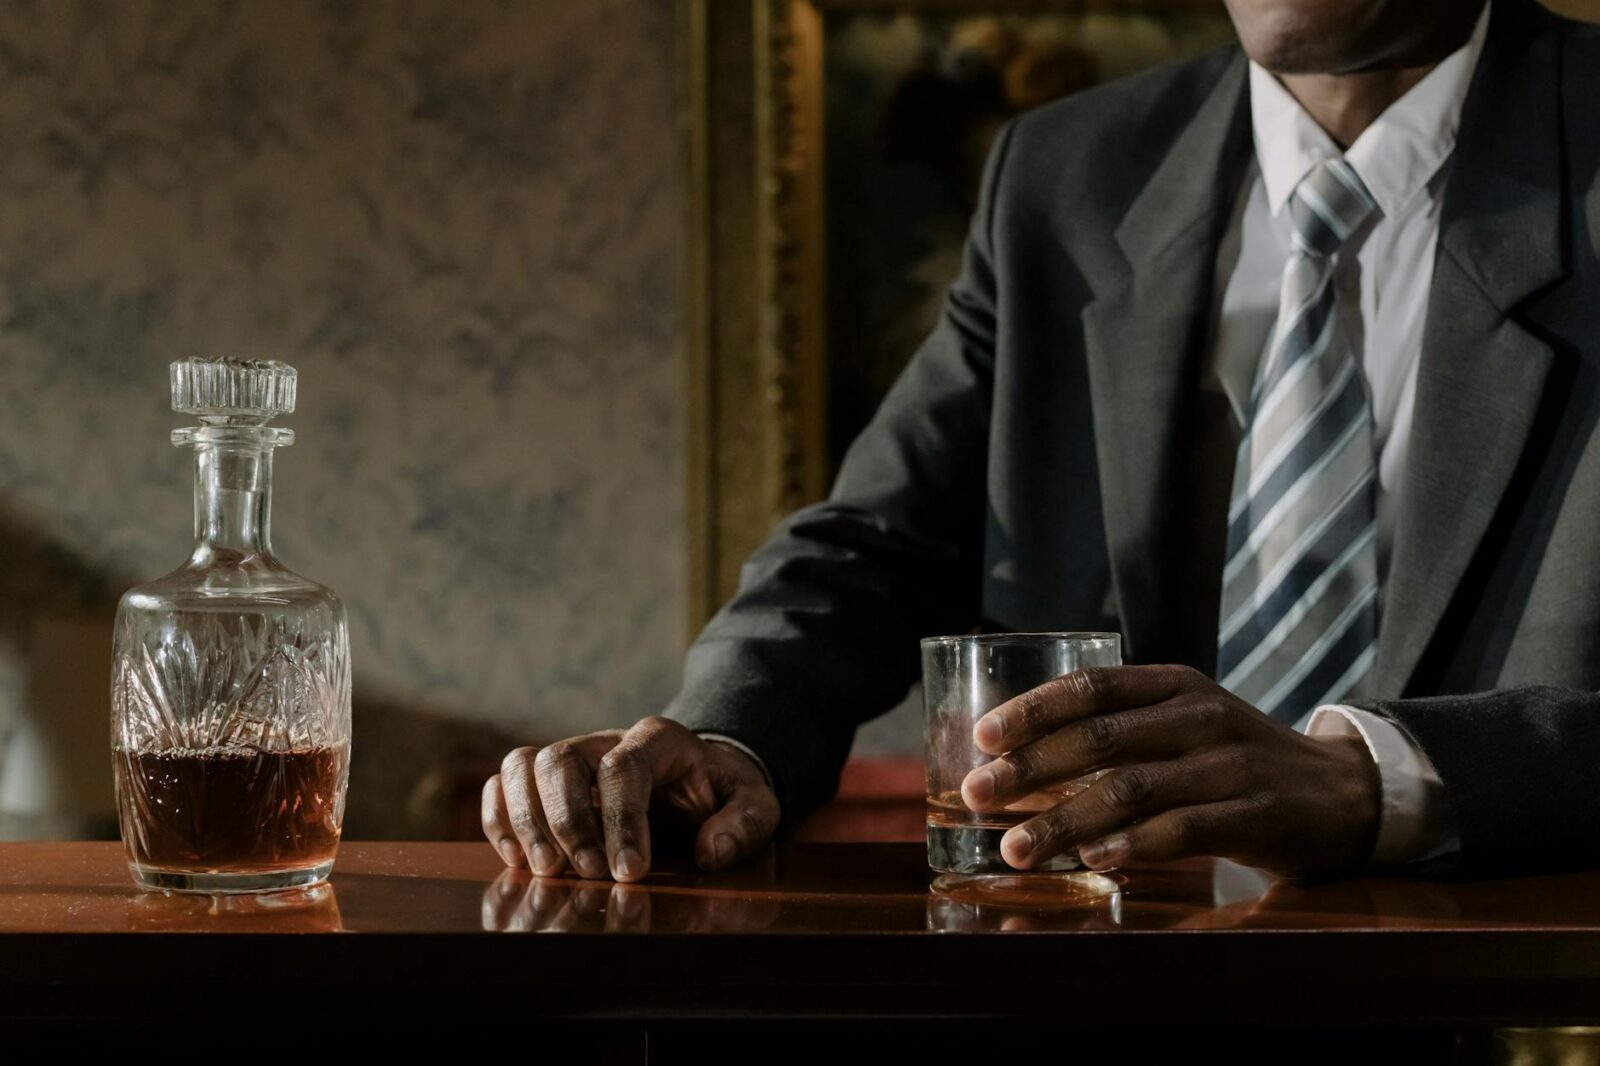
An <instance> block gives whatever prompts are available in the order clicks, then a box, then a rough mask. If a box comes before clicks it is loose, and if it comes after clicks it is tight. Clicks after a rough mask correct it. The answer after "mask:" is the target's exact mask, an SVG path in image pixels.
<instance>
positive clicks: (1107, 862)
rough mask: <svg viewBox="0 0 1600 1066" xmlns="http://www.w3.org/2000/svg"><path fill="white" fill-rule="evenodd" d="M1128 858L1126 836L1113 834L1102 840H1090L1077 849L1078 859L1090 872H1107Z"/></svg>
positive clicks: (1124, 834)
mask: <svg viewBox="0 0 1600 1066" xmlns="http://www.w3.org/2000/svg"><path fill="white" fill-rule="evenodd" d="M1127 856H1128V835H1127V834H1126V833H1113V834H1112V835H1111V836H1108V837H1106V838H1105V839H1104V840H1091V841H1090V842H1089V843H1087V844H1083V845H1080V846H1079V848H1078V858H1080V859H1082V860H1083V864H1084V865H1085V866H1087V867H1089V869H1091V870H1109V869H1111V868H1112V867H1114V866H1116V865H1117V864H1118V863H1119V862H1121V861H1122V860H1123V859H1125V858H1127Z"/></svg>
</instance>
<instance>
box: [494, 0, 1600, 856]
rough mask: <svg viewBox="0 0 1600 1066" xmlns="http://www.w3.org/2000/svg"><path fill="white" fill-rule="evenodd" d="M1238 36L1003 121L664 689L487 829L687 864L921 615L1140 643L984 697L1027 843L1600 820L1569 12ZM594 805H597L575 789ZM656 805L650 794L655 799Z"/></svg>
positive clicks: (1203, 840) (1581, 100)
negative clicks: (1029, 810) (863, 413)
mask: <svg viewBox="0 0 1600 1066" xmlns="http://www.w3.org/2000/svg"><path fill="white" fill-rule="evenodd" d="M1228 6H1229V9H1230V13H1231V15H1232V17H1233V19H1234V22H1235V25H1236V27H1237V29H1238V31H1239V37H1240V42H1241V46H1242V47H1235V48H1227V49H1223V50H1221V51H1218V52H1215V53H1212V54H1208V55H1205V56H1202V57H1200V58H1198V59H1195V60H1193V61H1189V62H1185V63H1180V64H1176V65H1173V66H1169V67H1165V68H1162V69H1160V70H1156V71H1153V72H1150V73H1146V74H1143V75H1139V76H1137V77H1133V78H1129V79H1125V80H1123V81H1119V82H1116V83H1114V84H1111V85H1107V86H1103V87H1101V88H1098V89H1095V90H1091V91H1089V92H1086V93H1083V94H1080V95H1078V96H1075V97H1072V98H1069V99H1067V100H1064V101H1062V102H1060V103H1058V104H1055V105H1052V106H1049V107H1046V108H1042V109H1040V110H1038V111H1035V112H1031V113H1029V114H1027V115H1024V116H1022V117H1021V118H1019V119H1017V120H1015V121H1014V122H1012V123H1011V124H1010V125H1009V126H1008V127H1007V128H1006V129H1005V130H1004V131H1003V132H1002V133H1001V135H1000V137H999V139H998V141H997V144H996V146H995V148H994V150H993V153H992V155H991V157H990V160H989V164H988V168H987V172H986V177H985V182H984V188H983V195H982V201H981V204H980V206H979V209H978V211H977V214H976V216H975V218H974V219H973V223H972V229H971V234H970V237H969V240H968V244H967V249H966V256H965V265H964V269H963V270H962V273H961V275H960V277H959V278H958V279H957V281H956V282H955V283H954V285H953V286H952V288H951V290H950V292H949V296H948V299H947V302H946V306H945V311H944V314H943V316H942V320H941V322H940V324H939V325H938V327H937V329H936V330H935V332H934V333H933V335H932V336H931V337H930V338H929V339H928V341H927V342H926V344H925V345H924V346H923V348H922V349H921V350H920V351H919V352H918V354H917V355H916V357H915V358H914V359H913V361H912V363H911V365H910V366H909V367H908V368H907V370H906V371H905V373H904V375H903V377H902V378H901V379H900V381H899V382H898V383H897V384H896V386H895V387H894V389H893V390H892V392H891V393H890V395H889V396H888V398H887V399H886V400H885V402H884V404H883V406H882V408H881V410H880V411H879V412H878V414H877V416H876V418H875V419H874V421H873V422H872V424H871V425H870V426H869V427H868V428H867V429H866V430H865V431H864V432H863V433H862V435H861V437H860V438H859V440H858V441H857V442H856V443H855V445H854V446H853V447H852V449H851V451H850V453H849V455H848V457H847V459H846V461H845V463H844V466H843V469H842V471H841V472H840V475H839V478H838V481H837V484H836V485H835V486H834V489H833V492H832V495H831V496H830V498H829V499H828V500H827V501H826V502H824V503H821V504H818V505H816V506H813V507H809V508H806V509H805V510H803V511H801V512H799V513H797V514H795V515H794V516H792V517H791V518H790V519H789V520H788V521H786V522H785V523H784V524H783V525H782V526H781V528H779V529H778V530H777V532H776V533H775V534H774V535H773V537H772V539H771V540H770V541H769V542H768V543H767V545H766V546H764V547H763V548H762V549H761V550H760V551H759V552H757V553H756V555H755V556H754V557H753V558H752V559H751V560H750V562H749V564H748V566H747V567H746V569H745V572H744V575H743V581H742V584H741V589H740V592H739V594H738V595H737V597H736V598H735V599H734V600H733V601H732V602H731V603H730V604H729V605H728V606H727V607H726V608H724V609H723V611H722V612H721V613H720V614H718V616H717V617H716V618H715V619H714V620H713V621H712V622H711V624H710V625H709V626H708V627H707V629H706V631H705V633H704V634H703V635H702V636H701V637H700V638H699V640H698V641H697V642H696V644H695V646H694V648H693V649H692V650H691V651H690V653H689V657H688V662H687V668H686V678H685V684H684V688H683V691H682V693H681V695H680V696H679V697H678V699H677V700H676V701H675V702H674V704H673V705H672V707H671V708H670V709H669V710H668V712H667V717H664V718H650V719H646V720H645V721H643V722H641V723H639V724H638V725H636V726H634V727H633V728H632V729H629V730H626V731H623V730H617V731H609V732H603V733H597V734H592V735H589V736H586V737H579V738H574V739H572V740H569V741H564V742H562V743H559V744H555V745H551V746H550V747H548V748H545V749H543V750H542V751H535V750H534V749H532V748H523V749H518V750H517V751H514V752H512V753H511V754H510V755H509V756H508V757H507V759H506V761H505V763H504V765H503V767H502V772H501V774H499V775H497V776H496V777H495V778H494V779H492V780H491V781H490V782H489V783H488V785H487V787H486V788H485V792H484V827H485V832H486V833H487V834H488V836H489V838H490V840H491V841H492V842H494V843H495V844H496V846H497V847H498V848H500V850H501V854H502V855H503V856H504V858H505V860H506V861H507V862H508V863H511V864H521V863H524V862H527V863H530V864H531V865H532V866H533V868H534V869H535V871H537V872H541V873H555V872H560V871H561V870H564V869H566V868H568V866H569V865H570V866H571V867H573V868H575V869H576V870H578V871H579V872H580V873H582V874H585V875H588V876H603V875H605V874H606V873H608V872H609V873H610V874H611V875H612V876H615V877H617V878H619V879H623V880H634V879H637V878H638V877H640V876H642V875H643V873H644V872H645V870H646V869H647V868H648V866H649V863H650V860H651V845H652V841H651V836H650V829H651V825H652V821H654V820H655V819H654V816H655V815H662V814H673V815H676V816H677V817H679V818H680V819H685V820H687V822H688V824H689V826H690V828H691V829H692V830H693V832H694V834H695V835H694V849H695V851H694V853H695V856H696V858H697V859H698V861H699V862H700V864H701V865H702V866H704V867H706V868H707V869H718V868H721V867H723V866H726V865H728V864H729V863H732V862H735V861H738V860H739V859H740V858H743V857H745V856H747V855H749V854H751V853H752V852H753V851H755V850H757V849H759V848H760V847H762V846H764V844H765V843H766V841H767V840H768V839H769V838H770V837H771V835H772V834H773V833H774V832H775V831H776V830H777V829H778V827H779V824H780V821H781V822H783V823H785V824H793V823H795V822H798V821H799V820H800V819H801V818H802V817H803V816H804V815H805V814H806V813H807V812H808V811H810V810H811V809H812V808H814V807H815V806H817V805H818V804H820V803H821V802H823V801H825V800H826V799H827V797H828V796H829V795H830V794H831V792H832V790H833V789H834V787H835V785H836V782H837V772H838V769H839V767H840V765H841V764H842V762H843V760H844V758H845V756H846V754H847V752H848V749H849V746H850V742H851V739H852V736H853V733H854V729H855V727H856V725H857V724H858V723H860V722H861V721H863V720H865V719H867V718H869V717H871V716H873V715H875V714H878V713H881V712H882V711H884V710H885V709H887V708H888V707H890V706H892V705H893V704H895V703H896V702H897V701H898V700H899V699H900V698H902V697H903V695H904V693H905V692H906V690H907V688H908V686H909V685H910V684H911V683H912V682H913V681H914V679H915V677H916V674H917V670H918V656H917V638H919V637H922V636H926V635H931V634H937V633H958V632H964V631H969V630H972V629H974V628H977V627H983V628H992V629H1009V630H1052V629H1104V630H1115V631H1118V632H1121V633H1122V634H1123V635H1124V641H1125V652H1126V655H1127V658H1128V659H1129V661H1130V662H1133V663H1142V664H1163V663H1165V664H1181V665H1138V666H1128V667H1123V668H1116V669H1106V670H1093V671H1086V672H1083V673H1079V674H1074V675H1070V676H1069V677H1067V678H1064V679H1062V680H1060V681H1057V682H1053V683H1051V684H1049V685H1046V686H1044V687H1042V688H1040V689H1036V690H1034V692H1032V693H1029V694H1027V695H1026V696H1024V697H1021V698H1019V699H1018V700H1015V701H1012V702H1011V703H1009V704H1006V705H1004V706H1002V707H1001V708H998V709H997V710H996V711H994V712H991V714H990V715H988V716H986V717H985V719H983V720H982V721H981V722H980V723H979V726H978V729H977V731H976V737H977V740H978V742H979V744H980V746H982V747H983V748H984V750H986V751H988V752H990V753H992V754H994V755H995V756H996V759H995V760H994V762H992V763H990V764H989V765H987V766H986V767H983V768H980V769H979V770H976V771H974V772H973V774H972V775H970V776H969V777H968V779H967V780H966V782H965V784H964V788H963V795H964V798H965V799H966V801H967V802H968V804H969V805H971V806H973V807H975V808H983V807H992V806H999V805H1003V804H1004V803H1006V802H1008V801H1010V800H1011V799H1013V798H1015V797H1017V796H1019V795H1023V794H1026V793H1028V792H1031V791H1034V790H1035V789H1037V788H1038V787H1040V786H1042V785H1044V784H1047V783H1050V782H1054V781H1061V780H1066V779H1070V778H1074V777H1077V776H1079V775H1081V774H1083V773H1084V772H1085V771H1087V770H1090V769H1093V768H1109V769H1110V771H1111V772H1110V773H1108V774H1107V775H1105V776H1104V777H1102V778H1101V779H1100V780H1099V781H1098V782H1097V783H1096V784H1095V785H1094V787H1092V788H1091V789H1089V790H1088V791H1087V792H1084V793H1082V794H1079V795H1077V796H1074V797H1072V798H1070V799H1067V800H1064V801H1063V802H1062V803H1061V804H1060V805H1058V806H1057V807H1056V808H1054V809H1053V810H1050V811H1046V812H1044V813H1042V814H1040V815H1039V816H1037V817H1035V818H1034V819H1032V820H1031V821H1029V822H1028V823H1025V824H1024V825H1022V826H1019V827H1017V828H1015V829H1013V830H1011V831H1010V833H1009V834H1008V835H1007V837H1006V839H1005V842H1004V844H1003V852H1002V853H1003V854H1004V855H1005V857H1006V858H1007V860H1008V861H1010V862H1011V863H1012V864H1013V865H1016V866H1018V867H1021V868H1027V867H1030V866H1033V865H1035V864H1038V863H1040V862H1042V861H1043V860H1044V859H1046V858H1048V857H1049V856H1051V855H1054V854H1056V853H1058V852H1060V851H1063V850H1065V849H1069V848H1076V849H1078V850H1079V852H1080V854H1081V855H1082V856H1083V858H1084V860H1085V862H1086V863H1088V864H1089V865H1090V866H1093V867H1095V868H1100V869H1105V868H1109V867H1113V866H1117V865H1122V864H1128V863H1136V862H1141V861H1149V860H1158V859H1165V858H1170V857H1175V856H1180V855H1187V854H1213V855H1223V856H1228V857H1230V858H1235V859H1238V860H1240V861H1243V862H1247V863H1251V864H1254V865H1258V866H1262V867H1265V868H1267V869H1270V870H1274V871H1278V872H1284V873H1338V872H1345V871H1351V870H1355V869H1358V868H1362V867H1364V866H1366V865H1369V864H1373V863H1377V864H1391V863H1409V862H1417V861H1422V860H1430V861H1433V862H1436V863H1440V864H1445V865H1450V866H1456V867H1460V868H1465V869H1469V870H1471V869H1497V868H1498V869H1510V870H1518V871H1525V870H1528V869H1530V868H1534V867H1541V866H1551V865H1559V864H1587V863H1592V862H1594V861H1595V859H1596V858H1597V857H1600V798H1597V791H1600V790H1597V789H1596V788H1595V783H1596V776H1597V773H1600V696H1597V695H1596V692H1595V690H1596V689H1597V688H1600V545H1597V543H1596V532H1597V531H1600V432H1597V422H1600V181H1597V164H1600V32H1596V31H1595V30H1593V29H1590V28H1587V27H1580V26H1578V25H1576V24H1574V23H1571V22H1568V21H1565V20H1562V19H1559V18H1557V17H1555V16H1553V15H1551V14H1549V13H1547V12H1545V11H1544V10H1543V9H1542V8H1539V7H1537V6H1535V5H1534V4H1533V3H1531V2H1530V0H1492V3H1491V4H1484V3H1479V2H1474V0H1228ZM596 797H597V799H598V802H596ZM647 812H648V817H647Z"/></svg>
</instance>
